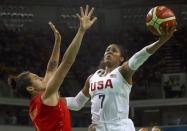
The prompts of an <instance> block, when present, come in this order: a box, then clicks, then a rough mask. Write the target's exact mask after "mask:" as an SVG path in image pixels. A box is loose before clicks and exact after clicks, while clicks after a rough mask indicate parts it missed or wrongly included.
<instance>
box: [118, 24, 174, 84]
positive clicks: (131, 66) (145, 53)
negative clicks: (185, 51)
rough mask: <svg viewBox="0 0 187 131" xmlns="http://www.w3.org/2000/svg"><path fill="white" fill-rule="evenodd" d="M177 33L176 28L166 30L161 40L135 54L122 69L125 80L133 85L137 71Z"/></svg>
mask: <svg viewBox="0 0 187 131" xmlns="http://www.w3.org/2000/svg"><path fill="white" fill-rule="evenodd" d="M175 31H176V29H175V27H173V28H169V27H167V28H166V33H164V34H162V35H161V36H160V37H159V40H158V41H156V42H154V43H152V44H150V45H148V46H146V47H144V48H143V49H141V50H140V51H139V52H137V53H135V54H134V55H133V56H132V57H131V58H130V59H129V60H128V61H127V62H124V63H123V64H122V66H121V68H120V72H121V73H122V74H126V75H123V76H124V77H125V79H126V80H127V81H128V82H129V84H132V76H133V74H134V73H135V71H136V70H137V69H138V68H139V67H140V66H141V65H142V64H143V63H144V62H145V61H146V60H147V59H148V58H149V57H150V56H151V55H152V54H154V53H155V52H156V51H157V50H158V49H159V48H160V47H161V46H162V45H164V44H165V43H166V42H167V41H168V40H169V39H170V38H171V37H172V36H173V33H174V32H175Z"/></svg>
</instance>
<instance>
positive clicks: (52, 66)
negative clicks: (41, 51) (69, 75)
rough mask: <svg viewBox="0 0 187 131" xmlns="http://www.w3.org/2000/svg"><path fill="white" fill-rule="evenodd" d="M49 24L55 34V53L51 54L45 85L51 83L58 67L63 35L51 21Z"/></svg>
mask: <svg viewBox="0 0 187 131" xmlns="http://www.w3.org/2000/svg"><path fill="white" fill-rule="evenodd" d="M48 24H49V26H50V28H51V30H52V31H53V33H54V36H55V42H54V46H53V51H52V53H51V57H50V59H49V61H48V64H47V70H46V72H45V76H44V81H43V82H44V83H47V82H48V81H49V79H50V78H51V76H52V75H53V74H54V72H55V71H56V69H57V67H58V64H59V57H60V45H61V35H60V33H59V31H58V30H57V29H56V28H55V25H54V24H53V23H52V22H51V21H49V23H48Z"/></svg>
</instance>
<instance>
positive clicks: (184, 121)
mask: <svg viewBox="0 0 187 131" xmlns="http://www.w3.org/2000/svg"><path fill="white" fill-rule="evenodd" d="M86 4H89V5H90V6H94V7H95V11H96V12H95V15H96V16H97V17H98V20H97V22H96V24H95V25H94V26H93V27H92V28H91V29H90V30H89V31H88V32H87V34H86V35H85V37H84V40H83V44H82V46H81V49H80V52H79V54H78V56H77V59H76V62H75V63H74V65H73V67H72V68H71V70H70V72H69V74H68V76H67V78H66V79H65V81H64V83H63V84H62V87H61V89H60V92H61V94H62V95H63V96H75V95H76V94H77V93H78V92H79V91H80V90H81V88H82V86H83V84H84V81H85V80H86V78H87V76H88V75H89V74H90V73H93V72H94V71H95V70H96V69H97V66H98V64H99V61H100V59H101V58H102V55H103V53H104V49H105V47H106V46H107V45H108V44H110V43H112V42H115V43H120V44H122V45H124V48H125V50H126V52H127V56H128V57H129V56H131V55H132V54H134V53H135V52H136V51H138V50H139V49H141V48H142V47H144V46H145V45H147V44H149V43H151V42H153V41H155V40H156V39H157V37H155V36H153V35H152V34H151V33H150V32H149V31H148V30H147V28H146V26H145V16H146V14H147V12H148V11H149V10H150V9H151V8H152V7H154V6H156V5H166V6H168V7H170V8H171V9H172V10H173V11H174V12H175V14H176V17H177V22H178V25H177V30H178V31H177V32H176V33H175V34H174V37H173V38H172V39H171V40H170V41H169V42H168V43H167V44H166V45H164V46H163V47H162V48H161V49H160V50H159V51H158V52H157V53H156V54H155V55H154V56H152V57H151V58H150V59H149V60H148V61H147V62H146V63H145V64H144V65H143V66H142V67H141V68H140V69H139V70H138V72H136V74H135V77H134V81H135V83H134V86H133V88H132V92H131V98H130V99H131V101H130V113H129V115H130V118H131V119H132V120H133V121H134V123H135V126H136V127H137V129H138V128H139V127H152V126H155V125H156V126H159V127H161V128H162V130H163V131H187V88H186V87H187V76H186V72H187V64H186V63H187V58H186V56H187V51H186V49H187V48H186V46H187V1H186V0H157V1H154V0H130V1H127V0H30V1H27V0H1V1H0V131H5V130H6V131H33V130H34V129H33V128H32V125H31V121H30V119H29V117H28V100H26V99H21V98H18V97H17V96H16V94H15V93H14V91H13V90H12V89H10V87H9V86H8V85H7V78H8V76H9V75H10V74H13V75H15V74H17V73H20V72H21V71H23V70H30V71H32V72H34V73H37V74H39V75H41V76H42V75H43V74H44V71H45V69H46V64H47V61H48V59H49V56H50V51H51V50H52V47H53V41H54V37H53V33H52V32H51V30H50V29H49V26H48V24H47V23H48V21H49V20H51V21H52V22H53V23H54V24H55V25H56V27H57V28H58V29H59V31H60V33H61V35H62V48H61V54H62V55H63V53H64V51H65V49H66V48H67V46H68V45H69V43H70V42H71V40H72V38H73V37H74V35H75V33H76V30H77V27H78V24H79V22H78V20H77V18H76V15H75V14H76V13H77V12H79V7H80V6H84V5H86ZM71 116H72V126H73V128H74V131H79V130H80V131H86V130H87V127H88V125H89V124H90V122H91V115H90V103H87V105H86V107H84V108H83V109H82V110H80V111H78V112H71Z"/></svg>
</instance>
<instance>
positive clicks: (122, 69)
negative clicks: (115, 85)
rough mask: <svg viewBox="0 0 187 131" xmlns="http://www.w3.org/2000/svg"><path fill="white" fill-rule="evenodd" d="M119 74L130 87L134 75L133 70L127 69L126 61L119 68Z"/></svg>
mask: <svg viewBox="0 0 187 131" xmlns="http://www.w3.org/2000/svg"><path fill="white" fill-rule="evenodd" d="M119 72H120V73H121V75H122V76H123V78H124V79H125V80H126V81H127V82H128V83H129V84H130V85H132V76H133V75H134V73H135V70H132V69H131V68H129V65H128V61H126V62H124V63H123V64H122V65H121V67H120V68H119Z"/></svg>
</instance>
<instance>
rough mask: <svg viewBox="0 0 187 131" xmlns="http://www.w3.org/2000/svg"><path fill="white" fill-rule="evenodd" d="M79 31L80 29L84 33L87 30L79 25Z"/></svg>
mask: <svg viewBox="0 0 187 131" xmlns="http://www.w3.org/2000/svg"><path fill="white" fill-rule="evenodd" d="M78 31H79V32H80V33H83V34H84V33H85V32H86V30H85V29H83V28H81V27H79V29H78Z"/></svg>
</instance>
